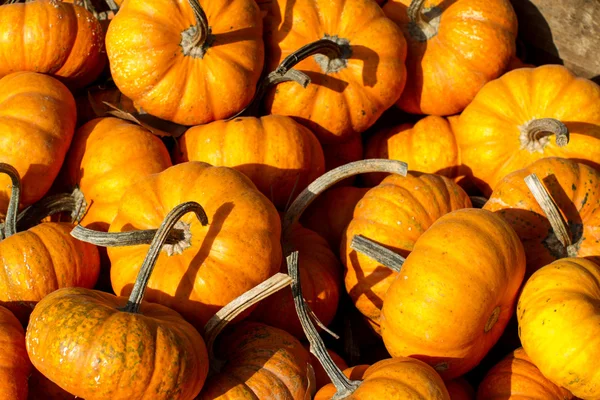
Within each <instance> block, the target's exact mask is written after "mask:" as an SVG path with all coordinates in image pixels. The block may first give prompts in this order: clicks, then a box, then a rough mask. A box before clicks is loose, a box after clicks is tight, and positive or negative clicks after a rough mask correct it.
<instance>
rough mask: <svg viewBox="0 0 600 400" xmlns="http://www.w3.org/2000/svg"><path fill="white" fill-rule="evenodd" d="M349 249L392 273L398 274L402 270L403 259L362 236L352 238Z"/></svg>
mask: <svg viewBox="0 0 600 400" xmlns="http://www.w3.org/2000/svg"><path fill="white" fill-rule="evenodd" d="M350 248H351V249H352V250H355V251H358V252H359V253H361V254H364V255H365V256H367V257H369V258H372V259H373V260H375V261H377V262H378V263H379V264H381V265H383V266H384V267H388V268H389V269H391V270H392V271H394V272H400V270H402V265H403V264H404V260H405V258H404V257H402V256H401V255H400V254H398V253H394V252H393V251H392V250H390V249H388V248H386V247H383V246H382V245H380V244H379V243H375V242H374V241H372V240H371V239H367V238H366V237H364V236H362V235H356V236H354V237H353V238H352V242H351V243H350Z"/></svg>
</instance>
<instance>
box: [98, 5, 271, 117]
mask: <svg viewBox="0 0 600 400" xmlns="http://www.w3.org/2000/svg"><path fill="white" fill-rule="evenodd" d="M261 35H262V19H261V15H260V11H259V9H258V6H257V5H256V3H255V2H254V1H253V0H232V1H225V0H203V1H201V2H199V1H198V0H156V1H152V2H147V1H144V0H133V1H129V0H128V1H126V2H123V4H122V5H121V8H120V9H119V12H118V13H117V15H116V16H115V18H114V19H113V20H112V22H111V23H110V25H109V28H108V32H107V34H106V51H107V53H108V59H109V61H110V69H111V73H112V77H113V79H114V81H115V83H116V85H117V87H118V88H119V90H120V91H121V92H122V93H123V94H124V95H125V96H127V97H129V98H130V99H131V100H133V101H134V102H135V103H136V104H137V105H138V106H139V107H142V108H143V109H144V110H145V111H146V112H148V113H149V114H151V115H154V116H156V117H159V118H162V119H165V120H168V121H172V122H176V123H178V124H182V125H200V124H205V123H207V122H211V121H214V120H219V119H224V118H228V117H231V116H232V115H234V114H236V113H237V112H238V111H240V110H242V109H243V108H244V107H245V106H247V105H248V104H249V103H250V101H251V100H252V97H253V95H254V92H255V90H256V84H257V83H258V79H259V77H260V74H261V71H262V69H263V62H264V45H263V41H262V37H261Z"/></svg>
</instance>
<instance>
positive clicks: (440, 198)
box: [340, 172, 471, 331]
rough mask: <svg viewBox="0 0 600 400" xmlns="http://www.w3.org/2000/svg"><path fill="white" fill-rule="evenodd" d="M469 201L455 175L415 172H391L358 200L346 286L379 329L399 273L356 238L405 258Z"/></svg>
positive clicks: (346, 256)
mask: <svg viewBox="0 0 600 400" xmlns="http://www.w3.org/2000/svg"><path fill="white" fill-rule="evenodd" d="M470 206H471V200H470V199H469V196H467V194H466V193H465V192H464V191H463V190H462V189H461V188H460V187H459V186H458V185H457V184H456V183H454V182H453V181H451V180H450V179H448V178H446V177H443V176H439V175H433V174H419V173H415V172H411V173H409V174H408V175H407V176H406V177H402V176H399V175H390V176H388V177H387V178H385V179H384V180H383V181H382V182H381V183H380V184H379V185H378V186H376V187H374V188H372V189H371V190H369V191H368V192H367V193H366V194H365V195H364V196H363V198H362V199H361V200H360V201H359V202H358V204H357V205H356V207H355V208H354V216H353V218H352V221H351V222H350V223H349V225H348V228H347V229H346V232H345V234H344V236H343V238H342V241H341V249H340V254H341V257H342V262H343V263H344V265H345V267H346V269H345V283H346V290H347V291H348V294H349V295H350V298H351V299H352V300H353V302H354V304H355V305H356V307H357V308H358V310H359V311H360V312H361V313H362V314H363V315H364V316H365V317H366V318H367V319H368V321H369V323H371V325H372V326H373V328H374V329H375V330H377V331H378V330H379V314H380V312H381V307H382V305H383V299H384V296H385V293H386V292H387V290H388V288H389V286H390V285H391V284H392V282H393V281H394V280H395V279H396V277H397V275H398V274H397V273H395V272H393V271H392V270H391V269H388V268H387V267H385V266H382V265H381V264H380V263H379V262H377V261H375V260H373V259H371V258H369V257H367V256H366V255H363V254H360V253H358V252H356V251H355V250H353V249H351V248H350V244H351V242H352V238H353V237H354V236H355V235H362V236H364V237H366V238H367V239H371V240H373V241H375V242H377V243H379V244H381V245H383V246H385V247H387V248H389V249H391V250H393V251H395V252H397V253H399V254H400V255H402V256H403V257H406V256H407V255H408V254H409V253H410V252H411V251H412V250H413V246H414V245H415V242H417V240H418V239H419V237H420V236H421V235H422V234H423V233H424V232H425V231H427V229H428V228H429V227H430V226H431V224H433V223H434V222H435V221H436V220H437V219H438V218H440V217H441V216H442V215H444V214H447V213H449V212H451V211H454V210H458V209H461V208H466V207H470Z"/></svg>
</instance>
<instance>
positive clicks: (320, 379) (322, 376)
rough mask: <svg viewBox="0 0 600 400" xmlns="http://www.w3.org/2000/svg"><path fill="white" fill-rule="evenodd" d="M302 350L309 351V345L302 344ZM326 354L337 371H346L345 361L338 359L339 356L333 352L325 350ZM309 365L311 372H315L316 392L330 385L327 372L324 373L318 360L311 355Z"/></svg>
mask: <svg viewBox="0 0 600 400" xmlns="http://www.w3.org/2000/svg"><path fill="white" fill-rule="evenodd" d="M304 348H305V349H306V350H307V351H310V345H308V344H304ZM327 354H329V357H331V360H332V361H333V362H334V363H335V365H336V366H337V367H338V368H339V369H341V370H346V369H347V368H348V364H346V361H344V359H343V358H342V357H340V355H339V354H337V353H336V352H335V351H333V350H330V349H327ZM310 364H311V365H312V367H313V370H314V371H315V383H316V387H317V390H319V389H321V388H322V387H323V386H325V385H328V384H330V383H331V379H329V376H328V375H327V372H325V370H324V369H323V366H322V365H321V363H320V362H319V359H318V358H317V357H316V356H315V355H314V354H313V353H310Z"/></svg>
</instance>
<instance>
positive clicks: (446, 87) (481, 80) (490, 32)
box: [383, 0, 517, 167]
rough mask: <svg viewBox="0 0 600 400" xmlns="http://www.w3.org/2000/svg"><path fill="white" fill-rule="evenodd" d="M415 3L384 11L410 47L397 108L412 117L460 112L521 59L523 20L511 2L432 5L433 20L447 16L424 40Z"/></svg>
mask: <svg viewBox="0 0 600 400" xmlns="http://www.w3.org/2000/svg"><path fill="white" fill-rule="evenodd" d="M410 2H411V0H390V1H388V2H387V3H386V4H385V6H384V7H383V10H384V12H385V14H386V15H387V16H388V17H389V18H390V19H392V20H393V21H394V22H396V23H397V24H398V25H399V26H400V27H401V28H402V30H403V32H404V36H405V37H406V40H407V43H408V55H407V57H406V67H407V75H408V79H407V82H406V88H405V89H404V92H402V97H400V100H399V101H398V103H397V104H398V106H399V107H400V108H401V109H403V110H404V111H407V112H409V113H411V114H432V115H452V114H456V113H459V112H461V111H462V110H463V109H464V108H465V107H466V106H467V105H468V104H469V103H470V102H471V100H473V98H474V97H475V95H476V94H477V92H478V91H479V89H481V87H482V86H483V85H484V84H485V83H487V82H488V81H490V80H492V79H496V78H498V77H499V76H500V75H501V74H503V73H504V71H505V70H506V68H507V66H508V63H509V62H510V60H511V58H512V57H513V56H514V55H515V51H516V46H515V39H516V37H517V16H516V14H515V12H514V10H513V8H512V6H511V4H510V2H509V1H508V0H458V1H457V0H450V1H448V0H443V1H442V0H429V1H426V2H425V5H424V9H425V10H429V11H428V15H429V16H430V18H433V17H434V16H437V15H440V14H441V17H439V18H433V21H435V22H434V24H438V26H437V34H436V35H435V36H433V37H432V38H430V39H429V40H426V41H420V40H418V39H417V37H416V36H415V35H414V34H412V33H411V32H412V28H413V27H410V26H409V19H408V14H407V7H408V5H409V4H410ZM409 167H410V164H409Z"/></svg>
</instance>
